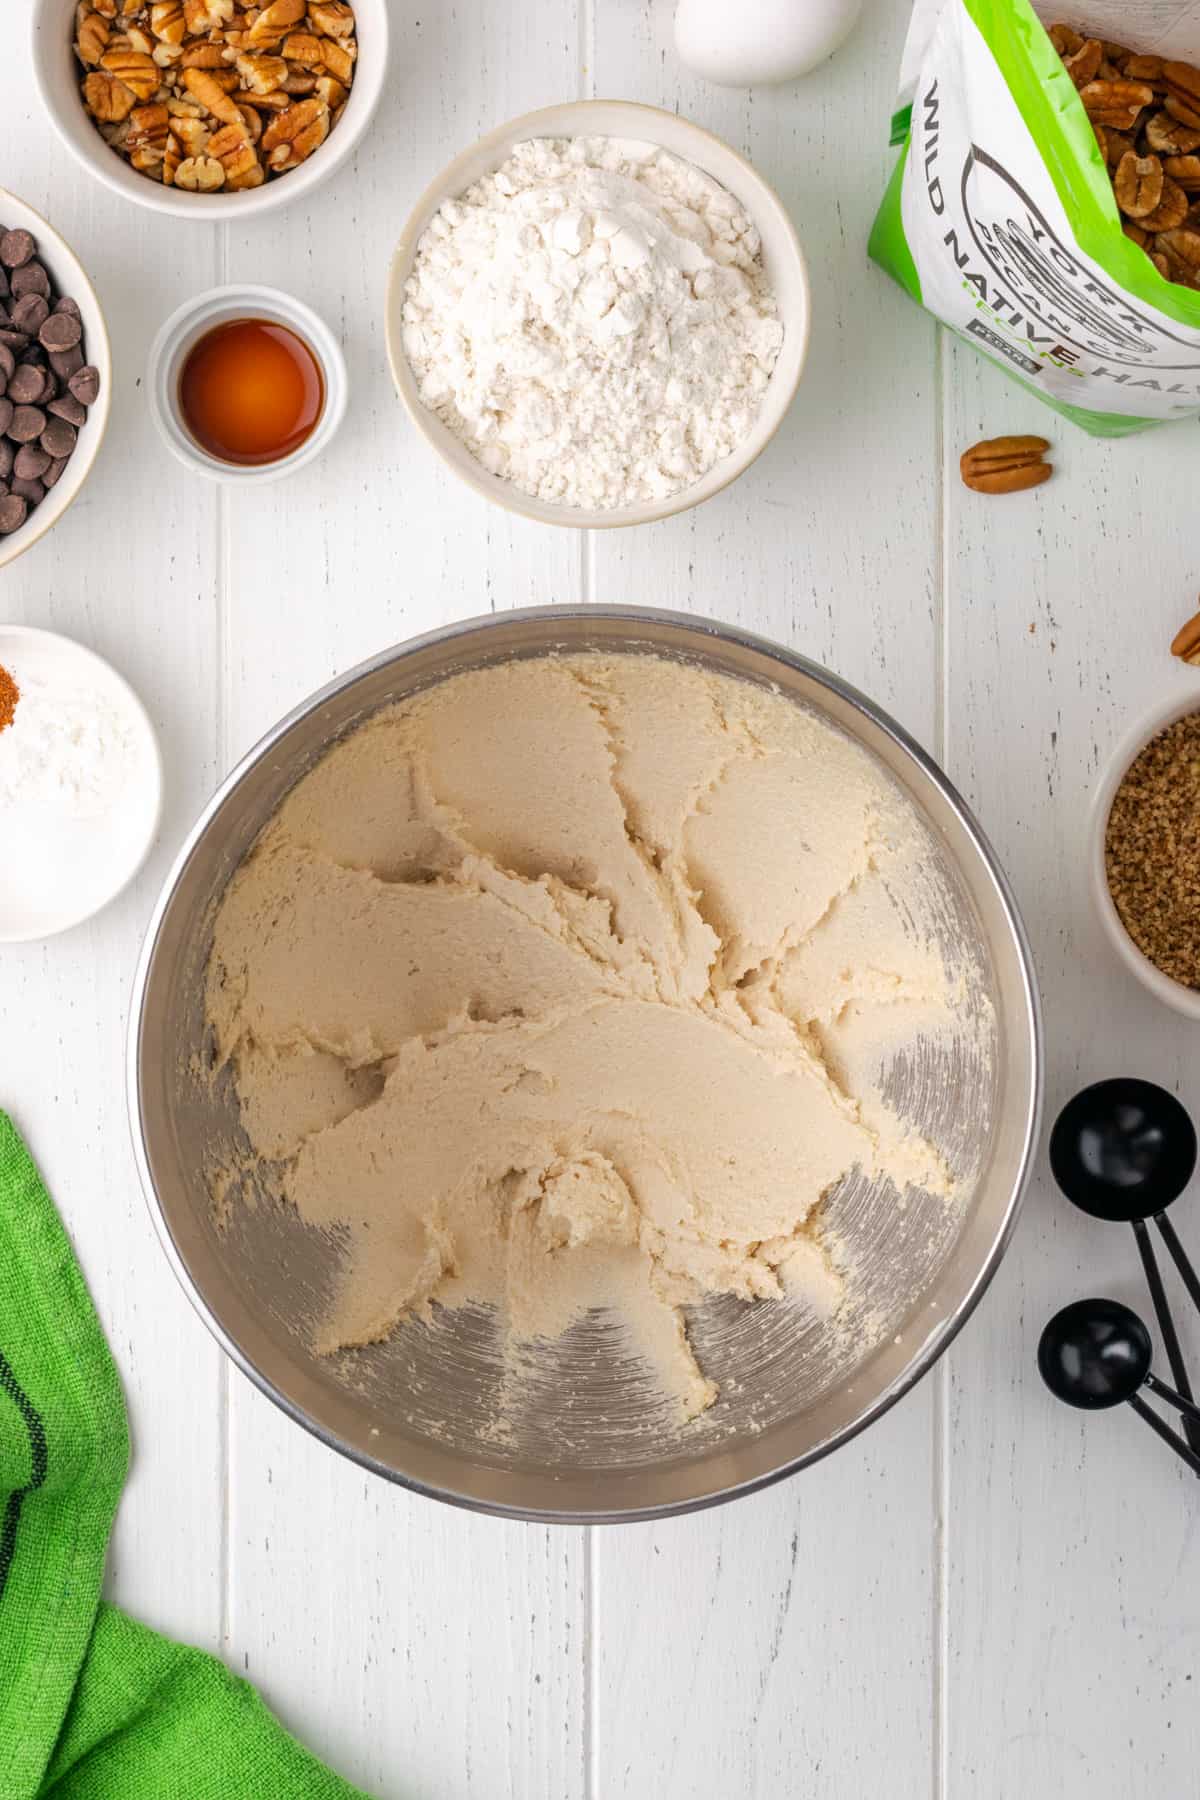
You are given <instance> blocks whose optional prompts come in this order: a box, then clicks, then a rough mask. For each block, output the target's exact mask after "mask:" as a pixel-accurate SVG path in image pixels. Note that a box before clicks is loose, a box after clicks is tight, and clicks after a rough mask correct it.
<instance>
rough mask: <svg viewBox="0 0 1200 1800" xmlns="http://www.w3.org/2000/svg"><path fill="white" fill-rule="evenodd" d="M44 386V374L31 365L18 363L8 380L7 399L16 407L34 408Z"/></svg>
mask: <svg viewBox="0 0 1200 1800" xmlns="http://www.w3.org/2000/svg"><path fill="white" fill-rule="evenodd" d="M45 385H46V372H45V370H44V369H38V368H35V367H34V365H33V363H24V362H23V363H18V364H17V366H16V369H15V370H14V371H13V373H12V374H11V375H10V376H9V378H8V397H9V399H10V400H13V401H15V402H16V404H17V405H18V406H36V404H37V402H38V401H39V400H40V399H41V397H42V389H43V388H44V387H45Z"/></svg>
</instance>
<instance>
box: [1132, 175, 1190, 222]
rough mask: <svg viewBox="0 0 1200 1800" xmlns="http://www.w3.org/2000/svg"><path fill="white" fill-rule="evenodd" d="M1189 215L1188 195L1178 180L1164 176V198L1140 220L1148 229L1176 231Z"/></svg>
mask: <svg viewBox="0 0 1200 1800" xmlns="http://www.w3.org/2000/svg"><path fill="white" fill-rule="evenodd" d="M1187 216H1188V197H1187V195H1186V194H1185V193H1184V191H1183V189H1182V188H1181V187H1180V186H1179V184H1178V182H1175V181H1172V180H1171V178H1170V177H1169V176H1164V177H1163V190H1162V199H1161V200H1160V201H1159V203H1158V205H1157V206H1156V207H1155V209H1154V211H1153V212H1152V213H1148V214H1147V215H1146V217H1145V218H1144V219H1142V220H1141V221H1140V223H1141V224H1142V225H1144V226H1145V228H1146V230H1147V231H1150V232H1155V231H1176V230H1178V228H1179V226H1180V225H1182V224H1183V221H1184V220H1185V219H1186V218H1187Z"/></svg>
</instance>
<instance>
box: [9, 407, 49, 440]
mask: <svg viewBox="0 0 1200 1800" xmlns="http://www.w3.org/2000/svg"><path fill="white" fill-rule="evenodd" d="M45 429H46V415H45V413H44V412H43V411H42V409H41V407H40V406H18V407H15V408H14V410H13V416H12V418H11V419H10V420H9V422H8V435H9V437H10V438H11V439H12V441H13V443H14V444H32V442H33V440H34V438H39V437H41V435H42V433H43V431H45Z"/></svg>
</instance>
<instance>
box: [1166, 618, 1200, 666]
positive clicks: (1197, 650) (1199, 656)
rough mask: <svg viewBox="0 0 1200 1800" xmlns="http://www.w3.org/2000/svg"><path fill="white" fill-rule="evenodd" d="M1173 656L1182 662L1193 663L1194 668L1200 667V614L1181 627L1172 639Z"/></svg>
mask: <svg viewBox="0 0 1200 1800" xmlns="http://www.w3.org/2000/svg"><path fill="white" fill-rule="evenodd" d="M1171 655H1172V656H1177V657H1178V658H1179V660H1180V662H1185V663H1191V665H1192V667H1193V668H1196V667H1200V613H1195V614H1193V616H1192V617H1191V618H1190V619H1189V620H1188V622H1187V624H1186V625H1181V626H1180V627H1179V630H1178V631H1177V632H1176V633H1175V636H1174V637H1173V638H1172V639H1171Z"/></svg>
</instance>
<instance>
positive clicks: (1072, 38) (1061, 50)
mask: <svg viewBox="0 0 1200 1800" xmlns="http://www.w3.org/2000/svg"><path fill="white" fill-rule="evenodd" d="M1050 42H1051V43H1052V44H1053V45H1054V48H1055V49H1056V50H1057V51H1058V54H1059V55H1060V56H1061V57H1062V58H1063V59H1064V61H1065V60H1066V58H1067V57H1068V56H1076V55H1078V53H1079V51H1080V50H1082V49H1083V39H1082V38H1081V37H1080V35H1079V33H1078V32H1077V31H1076V30H1075V29H1074V27H1073V26H1071V25H1052V26H1051V27H1050Z"/></svg>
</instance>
